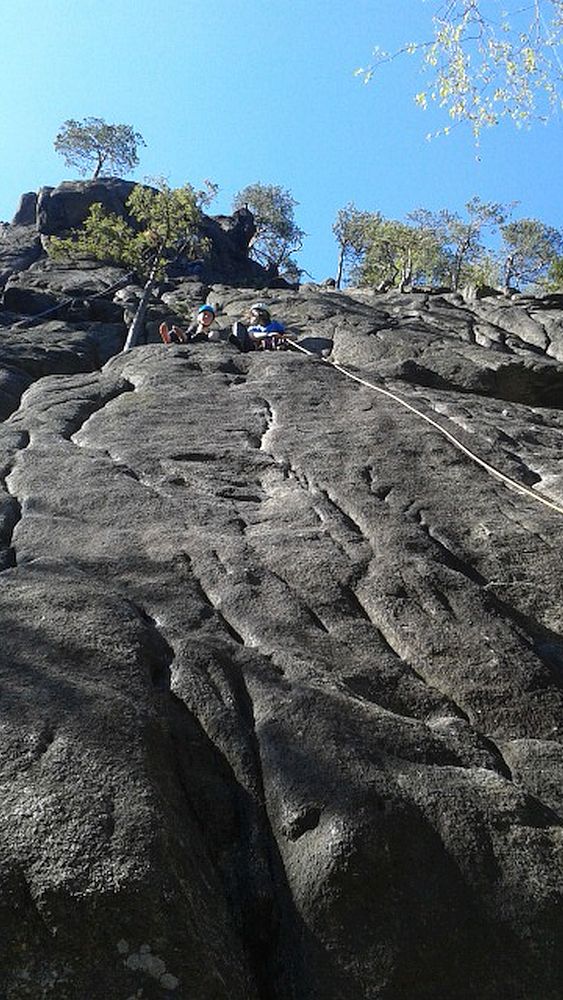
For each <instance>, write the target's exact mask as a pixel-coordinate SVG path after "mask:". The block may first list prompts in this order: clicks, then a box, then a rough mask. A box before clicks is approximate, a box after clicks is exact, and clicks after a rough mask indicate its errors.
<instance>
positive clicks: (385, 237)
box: [361, 216, 447, 291]
mask: <svg viewBox="0 0 563 1000" xmlns="http://www.w3.org/2000/svg"><path fill="white" fill-rule="evenodd" d="M367 239H368V248H367V251H366V254H365V258H364V262H363V265H362V269H361V283H362V284H367V285H375V287H376V288H377V289H378V290H379V291H385V290H387V289H388V288H392V287H394V286H395V287H398V288H399V289H400V290H401V291H405V289H406V288H407V287H408V286H411V285H413V284H416V283H420V282H421V281H423V282H425V283H429V284H432V283H434V282H435V281H439V280H440V278H441V277H442V275H443V272H444V267H446V266H447V261H446V259H445V258H444V254H443V247H442V244H441V242H440V240H439V239H437V237H436V234H435V233H434V232H433V231H432V229H430V228H427V227H426V226H423V225H412V224H411V225H409V224H408V223H405V222H397V221H396V220H394V219H383V218H382V217H381V216H378V217H375V216H374V217H373V220H372V222H371V223H370V224H369V226H368V230H367Z"/></svg>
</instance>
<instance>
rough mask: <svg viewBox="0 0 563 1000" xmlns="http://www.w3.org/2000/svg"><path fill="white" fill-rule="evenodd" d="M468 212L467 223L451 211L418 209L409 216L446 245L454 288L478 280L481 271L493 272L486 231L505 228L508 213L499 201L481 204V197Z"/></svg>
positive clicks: (445, 251) (470, 206)
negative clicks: (484, 242) (483, 239)
mask: <svg viewBox="0 0 563 1000" xmlns="http://www.w3.org/2000/svg"><path fill="white" fill-rule="evenodd" d="M465 209H466V212H467V218H466V220H463V219H462V218H461V217H460V216H459V215H458V214H457V213H455V212H450V211H448V210H447V209H441V210H440V211H439V212H429V211H428V210H427V209H417V210H416V211H415V212H412V213H411V214H410V215H409V216H407V218H408V219H410V220H411V221H413V222H415V223H417V224H418V225H419V226H422V227H425V228H426V229H428V230H429V231H430V232H432V233H434V236H435V238H436V240H437V242H439V243H441V244H442V248H443V254H444V258H445V257H447V258H448V259H449V274H450V282H451V285H452V288H454V289H458V288H459V287H460V286H461V285H462V284H464V283H465V282H467V281H469V280H474V277H475V274H476V273H478V272H483V271H487V273H491V267H490V262H488V261H487V258H488V257H489V254H488V252H487V251H486V249H485V247H484V245H483V242H482V237H483V234H484V232H485V231H487V230H490V229H493V228H496V227H498V226H500V225H502V223H503V222H504V221H505V218H506V213H507V211H508V208H506V207H504V206H503V205H500V204H499V203H498V202H488V201H481V199H480V198H479V197H474V198H471V199H470V201H468V202H467V204H466V206H465Z"/></svg>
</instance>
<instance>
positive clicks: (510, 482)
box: [290, 341, 563, 514]
mask: <svg viewBox="0 0 563 1000" xmlns="http://www.w3.org/2000/svg"><path fill="white" fill-rule="evenodd" d="M290 343H291V346H292V347H293V348H295V349H296V350H298V351H301V352H302V353H303V354H308V355H309V356H310V357H314V358H318V357H319V355H318V354H315V352H314V351H309V350H308V349H307V348H306V347H302V346H301V344H297V343H296V342H295V341H290ZM320 360H321V361H322V362H323V363H324V364H326V365H330V367H331V368H335V369H336V371H339V372H341V373H342V374H343V375H345V376H346V378H350V379H352V380H353V381H354V382H358V383H359V384H360V385H364V386H366V387H367V388H368V389H372V390H373V391H374V392H379V393H380V394H381V395H382V396H387V397H388V398H389V399H393V400H394V401H395V402H396V403H399V404H400V405H401V406H404V407H405V409H406V410H410V411H411V413H415V414H416V416H417V417H420V418H421V420H425V421H426V423H427V424H430V425H431V426H432V427H434V428H435V430H437V431H439V432H440V434H443V435H444V437H446V438H447V439H448V441H451V443H452V444H453V445H454V446H455V447H456V448H458V449H459V451H462V452H463V454H464V455H467V457H468V458H470V459H471V460H472V461H473V462H476V463H477V465H480V466H481V468H483V469H485V471H486V472H488V473H489V475H491V476H494V477H495V479H499V480H500V482H501V483H504V485H505V486H508V487H509V489H513V490H516V492H518V493H521V494H523V495H524V496H528V497H531V498H532V500H535V501H536V502H537V503H541V504H543V505H544V507H549V508H550V509H551V510H554V511H556V512H557V513H558V514H563V507H562V506H561V505H560V504H558V503H555V501H553V500H548V499H547V498H546V497H542V496H541V495H540V494H539V493H534V491H533V490H530V489H528V487H527V486H523V485H522V483H518V482H516V480H515V479H511V478H510V476H506V475H505V474H504V472H501V471H500V469H496V468H495V466H494V465H490V464H489V462H485V460H484V459H483V458H479V456H478V455H476V454H475V452H473V451H471V449H470V448H467V447H466V446H465V445H464V444H462V442H461V441H460V440H459V439H458V438H456V437H455V435H454V434H451V433H450V431H447V430H446V429H445V428H444V427H442V426H441V424H439V423H438V422H437V421H436V420H433V419H432V417H429V416H428V415H427V414H426V413H423V412H422V410H419V409H417V407H416V406H412V404H411V403H407V401H406V400H405V399H401V397H400V396H397V395H396V394H395V393H394V392H391V391H390V390H389V389H383V388H382V387H381V386H379V385H374V384H373V382H368V381H367V380H366V379H364V378H360V376H359V375H354V373H353V372H350V371H348V369H347V368H343V367H342V365H339V364H338V362H336V361H332V360H331V359H330V358H323V357H321V358H320Z"/></svg>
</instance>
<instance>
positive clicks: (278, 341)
mask: <svg viewBox="0 0 563 1000" xmlns="http://www.w3.org/2000/svg"><path fill="white" fill-rule="evenodd" d="M229 340H230V342H231V344H234V345H235V346H236V347H238V349H239V351H242V352H243V353H244V354H246V353H247V352H248V351H276V350H283V349H285V347H286V346H287V333H286V330H285V327H284V325H283V323H279V322H278V321H277V320H276V319H272V317H271V314H270V310H269V309H268V307H267V305H266V304H265V303H264V302H255V303H254V305H252V306H251V307H250V310H249V312H248V315H247V316H246V317H245V318H244V321H242V322H241V321H240V320H239V321H237V322H236V323H233V329H232V333H231V336H230V337H229Z"/></svg>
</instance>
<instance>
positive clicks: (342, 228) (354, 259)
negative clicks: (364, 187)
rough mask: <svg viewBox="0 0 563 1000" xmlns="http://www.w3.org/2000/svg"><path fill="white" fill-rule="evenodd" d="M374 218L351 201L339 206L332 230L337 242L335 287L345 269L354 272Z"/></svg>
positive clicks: (360, 258) (361, 256) (366, 244)
mask: <svg viewBox="0 0 563 1000" xmlns="http://www.w3.org/2000/svg"><path fill="white" fill-rule="evenodd" d="M376 218H380V217H379V216H374V215H373V214H372V213H371V212H362V211H361V210H360V209H359V208H356V206H355V205H354V203H353V202H349V203H348V204H347V205H345V206H344V208H340V209H339V210H338V212H337V215H336V220H335V222H334V225H333V227H332V231H333V233H334V236H335V238H336V242H337V243H338V265H337V271H336V287H337V288H340V287H341V285H342V279H343V277H345V274H344V272H345V270H346V271H347V273H348V275H350V272H351V274H354V272H355V270H357V268H358V266H359V264H360V262H361V261H362V259H363V256H364V254H365V252H366V250H367V248H368V245H369V239H368V233H369V230H370V224H373V222H374V220H375V219H376Z"/></svg>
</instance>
